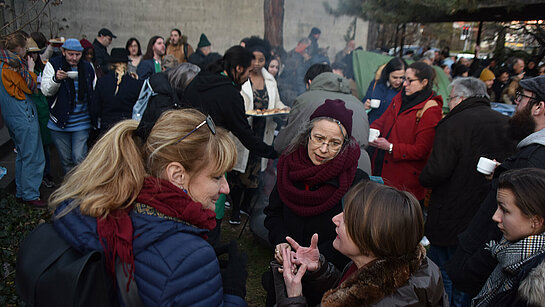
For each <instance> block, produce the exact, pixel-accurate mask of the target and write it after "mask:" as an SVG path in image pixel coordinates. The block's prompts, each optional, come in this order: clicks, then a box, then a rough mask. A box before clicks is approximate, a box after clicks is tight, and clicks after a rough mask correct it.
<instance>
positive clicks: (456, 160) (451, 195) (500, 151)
mask: <svg viewBox="0 0 545 307" xmlns="http://www.w3.org/2000/svg"><path fill="white" fill-rule="evenodd" d="M507 121H508V117H507V116H504V115H502V114H500V113H498V112H496V111H494V110H492V109H491V108H490V103H489V101H488V99H485V98H476V97H474V98H468V99H466V100H464V101H462V102H461V103H460V104H459V105H458V106H456V107H455V108H454V109H452V111H451V112H450V113H448V115H447V116H445V118H443V119H442V120H441V121H440V122H439V123H438V124H437V127H436V134H435V139H434V143H433V149H432V152H431V155H430V157H429V159H428V162H427V164H426V166H425V167H424V169H423V170H422V173H421V174H420V178H419V179H420V183H421V184H422V185H423V186H424V187H429V188H432V194H431V200H430V206H429V209H428V218H427V220H426V236H427V237H428V239H429V240H430V242H431V243H432V244H434V245H437V246H455V245H457V244H458V239H457V237H458V234H460V233H461V232H462V231H464V230H465V229H466V227H467V225H468V224H469V222H470V221H471V219H472V218H473V216H474V215H475V213H476V212H477V210H478V209H479V204H480V203H481V202H482V201H483V199H484V197H485V196H486V192H487V191H488V190H489V188H490V182H489V181H488V180H486V178H485V176H484V175H483V174H481V173H479V172H478V171H477V163H478V161H479V158H480V157H482V156H485V157H488V158H490V159H496V160H497V161H500V162H502V161H503V160H504V159H506V158H507V157H509V156H510V155H511V154H512V153H513V152H514V149H515V143H514V142H513V141H511V140H510V139H509V137H508V136H507V133H506V132H507V129H506V128H507V125H508V124H507Z"/></svg>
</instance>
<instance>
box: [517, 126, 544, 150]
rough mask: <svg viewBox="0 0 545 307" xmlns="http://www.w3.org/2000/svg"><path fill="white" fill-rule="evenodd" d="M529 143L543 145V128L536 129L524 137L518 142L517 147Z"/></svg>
mask: <svg viewBox="0 0 545 307" xmlns="http://www.w3.org/2000/svg"><path fill="white" fill-rule="evenodd" d="M530 144H539V145H543V146H545V128H543V129H541V130H539V131H536V132H534V133H532V134H530V135H529V136H527V137H526V138H524V139H523V140H522V141H520V143H518V145H517V149H520V148H522V147H525V146H528V145H530Z"/></svg>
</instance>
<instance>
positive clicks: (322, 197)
mask: <svg viewBox="0 0 545 307" xmlns="http://www.w3.org/2000/svg"><path fill="white" fill-rule="evenodd" d="M359 157H360V148H359V146H358V144H357V143H356V142H354V141H352V142H351V143H350V144H349V145H348V146H347V147H346V148H344V149H343V150H342V151H341V152H340V153H339V154H338V155H337V156H336V157H335V158H334V159H333V160H331V161H328V162H326V163H324V164H321V165H314V164H313V163H312V161H311V160H310V158H309V157H308V152H307V148H306V146H299V148H298V149H297V150H295V151H294V152H292V153H290V154H287V155H282V156H281V157H280V159H279V160H278V169H277V173H278V175H277V188H278V194H280V199H281V200H282V202H284V204H285V205H286V206H288V208H290V209H291V210H292V211H293V212H294V213H295V214H297V215H299V216H313V215H318V214H321V213H323V212H326V211H327V210H329V209H331V208H333V206H335V205H336V204H337V203H338V202H339V201H340V200H341V198H342V197H343V196H344V194H346V191H348V189H349V188H350V186H351V185H352V182H353V181H354V176H355V174H356V168H357V166H358V159H359ZM335 178H336V179H337V180H338V183H339V186H336V185H333V184H331V183H328V181H330V180H332V179H335ZM296 185H298V186H301V185H304V186H305V187H308V188H304V189H299V188H297V187H296Z"/></svg>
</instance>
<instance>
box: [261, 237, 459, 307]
mask: <svg viewBox="0 0 545 307" xmlns="http://www.w3.org/2000/svg"><path fill="white" fill-rule="evenodd" d="M421 249H422V250H423V247H421ZM422 257H423V258H422ZM320 262H321V263H322V265H321V268H320V269H319V270H318V271H316V272H307V273H305V275H304V277H303V285H305V284H306V285H307V286H308V287H311V288H313V289H315V291H316V292H319V293H322V292H324V291H327V290H329V289H331V290H329V291H327V292H326V293H325V294H324V296H323V298H322V304H321V305H326V306H343V307H350V306H377V307H379V306H384V307H391V306H422V307H424V306H434V307H437V306H442V307H447V306H448V305H449V304H448V297H447V294H446V293H445V290H444V288H443V279H442V277H441V272H440V271H439V268H438V267H437V265H435V263H433V262H432V261H431V260H430V259H428V258H427V257H426V256H425V252H424V253H423V255H421V256H419V257H415V258H411V259H410V261H409V262H407V263H402V262H399V261H393V260H391V259H377V260H375V261H373V262H371V263H369V264H367V265H365V266H363V267H361V268H360V269H358V270H357V271H355V272H354V273H352V274H351V275H350V276H348V277H347V278H346V280H344V281H343V282H342V283H341V282H340V280H341V278H342V277H343V276H344V275H345V273H346V272H347V270H348V269H349V268H350V267H351V266H352V265H353V262H350V263H348V264H347V265H346V267H345V269H344V270H343V271H342V273H341V272H340V271H339V270H337V269H336V268H335V267H334V266H333V265H331V263H327V262H325V261H324V257H323V256H322V255H320ZM271 266H273V272H274V274H275V275H274V279H275V286H276V288H277V289H276V293H277V306H301V307H303V306H307V300H306V298H305V297H303V296H297V297H287V295H286V290H285V285H284V279H283V277H282V274H281V273H278V270H276V269H274V268H275V267H278V266H279V265H278V264H277V263H276V262H275V261H274V262H272V263H271ZM406 274H410V277H409V279H408V280H407V281H406V282H405V283H404V284H403V285H401V286H399V287H398V288H396V285H395V281H396V280H404V279H405V280H406V278H407V275H406ZM324 301H325V302H324Z"/></svg>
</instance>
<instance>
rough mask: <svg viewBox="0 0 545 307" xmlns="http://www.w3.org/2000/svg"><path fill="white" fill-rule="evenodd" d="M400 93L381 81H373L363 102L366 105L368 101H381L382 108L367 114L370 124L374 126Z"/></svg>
mask: <svg viewBox="0 0 545 307" xmlns="http://www.w3.org/2000/svg"><path fill="white" fill-rule="evenodd" d="M397 93H399V90H395V89H394V88H392V87H390V86H388V84H386V83H385V82H379V81H375V80H373V81H371V83H370V84H369V88H368V89H367V93H366V94H365V97H363V99H362V101H363V102H364V103H365V101H367V99H379V100H380V106H379V107H378V108H377V109H371V111H369V113H368V114H367V116H368V118H369V124H372V123H373V122H374V121H375V120H377V119H378V118H379V117H380V116H381V115H382V114H384V112H385V111H386V109H387V108H388V106H389V105H390V102H392V99H393V98H394V97H395V95H397Z"/></svg>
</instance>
